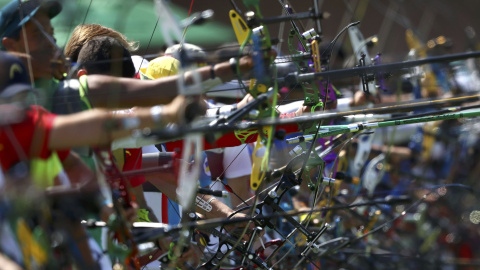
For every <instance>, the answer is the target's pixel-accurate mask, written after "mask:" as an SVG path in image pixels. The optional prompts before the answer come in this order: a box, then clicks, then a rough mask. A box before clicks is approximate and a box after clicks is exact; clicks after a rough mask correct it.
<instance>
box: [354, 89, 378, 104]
mask: <svg viewBox="0 0 480 270" xmlns="http://www.w3.org/2000/svg"><path fill="white" fill-rule="evenodd" d="M370 102H371V103H373V104H378V103H380V95H372V94H366V93H364V92H363V91H357V92H355V94H354V95H353V98H352V101H350V107H356V106H362V105H366V104H367V103H370Z"/></svg>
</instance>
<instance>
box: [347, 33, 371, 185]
mask: <svg viewBox="0 0 480 270" xmlns="http://www.w3.org/2000/svg"><path fill="white" fill-rule="evenodd" d="M348 34H349V37H350V40H351V42H352V48H353V51H354V54H355V58H356V59H357V61H360V62H361V63H363V65H370V64H371V58H370V55H369V53H368V50H367V41H366V40H365V38H364V37H363V35H362V33H361V32H360V30H359V29H358V27H357V26H352V27H350V28H348ZM365 80H366V78H362V87H363V90H364V92H365V93H366V94H367V95H368V94H372V95H377V90H376V88H377V86H376V82H375V80H373V81H369V82H367V81H365ZM373 138H374V136H372V135H369V136H363V137H362V138H361V139H360V141H359V143H358V144H357V151H356V154H355V158H354V159H353V163H352V166H351V167H350V173H351V175H352V176H354V177H359V176H360V171H361V169H362V168H363V166H364V165H365V162H366V161H367V159H368V156H369V154H370V151H371V149H372V143H373Z"/></svg>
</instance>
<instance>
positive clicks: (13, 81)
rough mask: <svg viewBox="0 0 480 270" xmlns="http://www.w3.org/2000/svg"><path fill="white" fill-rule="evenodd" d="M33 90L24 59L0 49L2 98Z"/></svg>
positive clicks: (0, 93)
mask: <svg viewBox="0 0 480 270" xmlns="http://www.w3.org/2000/svg"><path fill="white" fill-rule="evenodd" d="M30 90H32V85H31V83H30V79H29V77H28V71H27V69H26V68H25V65H24V64H23V63H22V61H21V60H20V59H19V58H17V57H15V56H13V55H11V54H10V53H7V52H2V51H0V99H8V98H10V97H13V96H14V95H16V94H18V93H20V92H23V91H30Z"/></svg>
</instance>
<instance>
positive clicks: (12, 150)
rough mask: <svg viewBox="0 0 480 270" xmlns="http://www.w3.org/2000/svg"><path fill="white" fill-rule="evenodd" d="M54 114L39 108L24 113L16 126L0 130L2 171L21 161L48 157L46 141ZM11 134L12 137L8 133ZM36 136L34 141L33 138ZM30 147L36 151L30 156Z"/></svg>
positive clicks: (49, 153)
mask: <svg viewBox="0 0 480 270" xmlns="http://www.w3.org/2000/svg"><path fill="white" fill-rule="evenodd" d="M54 119H55V114H52V113H49V112H48V111H46V110H45V109H44V108H42V107H40V106H32V107H31V108H30V110H27V111H26V115H25V119H24V120H23V121H22V122H20V123H17V124H12V125H10V126H6V127H4V128H0V146H2V147H0V148H1V149H0V160H1V164H2V168H3V169H8V168H10V167H11V166H13V165H14V164H16V163H18V162H20V161H21V160H22V159H25V158H26V159H32V158H35V157H39V158H43V159H46V158H48V157H50V155H51V151H49V150H48V140H49V138H50V131H51V129H52V126H53V120H54ZM9 132H12V133H13V134H12V135H13V136H12V135H9V134H8V133H9ZM35 135H36V139H35V138H34V136H35ZM32 147H35V149H36V151H34V152H35V153H33V154H32Z"/></svg>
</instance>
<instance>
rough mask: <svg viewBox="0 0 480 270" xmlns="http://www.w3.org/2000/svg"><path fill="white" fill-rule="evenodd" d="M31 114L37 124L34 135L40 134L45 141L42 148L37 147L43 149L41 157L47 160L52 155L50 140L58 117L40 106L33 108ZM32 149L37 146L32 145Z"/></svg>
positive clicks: (42, 141)
mask: <svg viewBox="0 0 480 270" xmlns="http://www.w3.org/2000/svg"><path fill="white" fill-rule="evenodd" d="M30 113H31V114H32V118H33V120H34V123H35V131H34V133H35V132H37V133H36V134H38V136H42V137H43V140H41V146H37V147H41V148H40V154H39V157H40V158H42V159H46V158H48V157H50V155H51V154H52V152H51V151H50V150H49V149H48V141H49V139H50V132H51V130H52V127H53V120H55V117H57V115H55V114H53V113H50V112H48V111H47V110H45V109H44V108H42V107H40V106H32V110H30ZM40 138H41V137H40ZM32 142H33V141H32ZM31 147H35V146H34V145H32V146H31ZM65 157H66V156H65ZM65 157H64V158H65Z"/></svg>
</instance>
